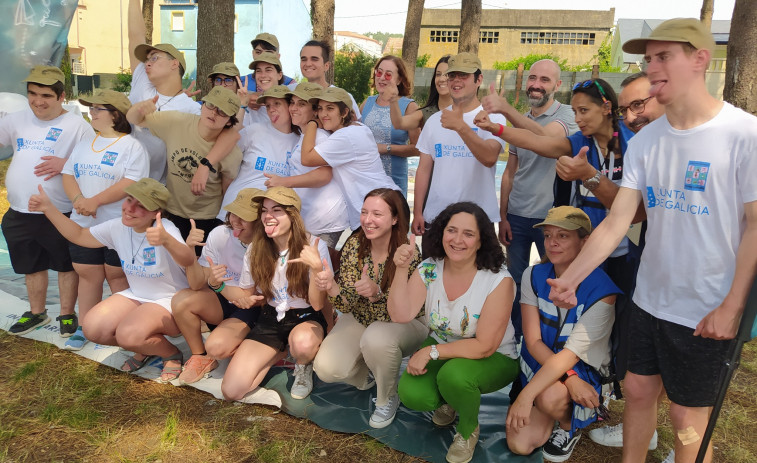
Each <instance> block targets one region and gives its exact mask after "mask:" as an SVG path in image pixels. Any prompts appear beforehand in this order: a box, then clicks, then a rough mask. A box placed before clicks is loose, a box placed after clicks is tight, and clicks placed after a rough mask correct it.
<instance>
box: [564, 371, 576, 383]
mask: <svg viewBox="0 0 757 463" xmlns="http://www.w3.org/2000/svg"><path fill="white" fill-rule="evenodd" d="M577 375H578V373H576V370H573V369H571V370H568V371H566V372H565V374H564V375H562V377H561V378H560V382H561V383H565V381H567V380H568V378H570V377H571V376H577Z"/></svg>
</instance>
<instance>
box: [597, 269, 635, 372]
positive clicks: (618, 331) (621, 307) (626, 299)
mask: <svg viewBox="0 0 757 463" xmlns="http://www.w3.org/2000/svg"><path fill="white" fill-rule="evenodd" d="M638 269H639V260H638V259H636V258H634V257H632V256H631V255H630V254H626V255H624V256H619V257H610V258H608V259H607V260H606V261H605V267H604V270H605V272H606V273H607V276H609V277H610V279H611V280H612V281H613V283H615V286H617V287H618V288H619V289H620V290H621V291H622V292H623V293H622V294H618V296H617V298H616V299H615V323H614V324H613V326H612V336H611V338H610V339H611V340H612V358H613V362H614V368H615V371H614V373H615V377H616V379H617V380H618V381H620V380H622V379H623V378H624V377H625V376H626V370H627V369H628V330H629V324H628V323H629V321H628V320H629V315H628V313H629V312H630V304H631V296H633V290H634V288H635V284H636V272H637V271H638Z"/></svg>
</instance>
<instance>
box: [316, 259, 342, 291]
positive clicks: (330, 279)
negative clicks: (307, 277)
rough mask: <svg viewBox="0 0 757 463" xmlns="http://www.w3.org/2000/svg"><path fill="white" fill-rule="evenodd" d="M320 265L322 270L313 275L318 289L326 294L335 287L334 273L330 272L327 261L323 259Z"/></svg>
mask: <svg viewBox="0 0 757 463" xmlns="http://www.w3.org/2000/svg"><path fill="white" fill-rule="evenodd" d="M321 263H322V267H321V268H322V270H321V271H320V272H318V273H316V274H315V276H314V278H315V283H316V285H317V286H318V289H320V290H321V291H326V292H328V291H330V290H331V288H332V287H334V286H336V282H335V281H334V272H332V271H331V268H330V267H329V263H328V261H326V259H323V260H322V261H321ZM311 278H313V277H311Z"/></svg>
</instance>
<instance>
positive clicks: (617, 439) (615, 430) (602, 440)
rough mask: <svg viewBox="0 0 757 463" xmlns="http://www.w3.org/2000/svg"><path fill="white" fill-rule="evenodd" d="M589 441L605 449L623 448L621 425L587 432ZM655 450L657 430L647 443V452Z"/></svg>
mask: <svg viewBox="0 0 757 463" xmlns="http://www.w3.org/2000/svg"><path fill="white" fill-rule="evenodd" d="M589 439H591V440H593V441H594V442H596V443H597V444H599V445H604V446H605V447H623V423H620V424H616V425H615V426H602V427H601V428H596V429H592V430H591V431H589ZM656 448H657V430H656V429H655V431H654V434H653V435H652V440H651V441H649V450H654V449H656Z"/></svg>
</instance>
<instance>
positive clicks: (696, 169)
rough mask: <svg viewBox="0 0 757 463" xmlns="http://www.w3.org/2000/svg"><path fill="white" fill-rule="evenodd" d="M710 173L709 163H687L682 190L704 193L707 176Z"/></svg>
mask: <svg viewBox="0 0 757 463" xmlns="http://www.w3.org/2000/svg"><path fill="white" fill-rule="evenodd" d="M709 173H710V163H709V162H699V161H689V165H688V167H686V177H685V179H684V184H683V188H684V189H686V190H692V191H704V188H705V186H707V175H708V174H709Z"/></svg>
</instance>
